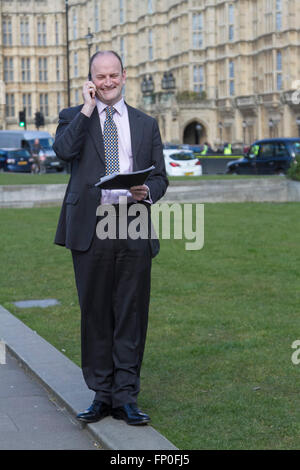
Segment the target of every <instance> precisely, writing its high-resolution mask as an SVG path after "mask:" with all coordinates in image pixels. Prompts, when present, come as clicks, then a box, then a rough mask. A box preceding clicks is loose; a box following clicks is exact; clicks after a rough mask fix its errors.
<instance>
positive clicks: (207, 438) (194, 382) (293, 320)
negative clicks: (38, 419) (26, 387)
mask: <svg viewBox="0 0 300 470" xmlns="http://www.w3.org/2000/svg"><path fill="white" fill-rule="evenodd" d="M0 213H1V248H0V263H1V270H0V285H1V291H0V303H1V304H2V305H3V306H4V307H6V308H7V309H8V310H10V311H11V312H12V313H14V314H15V315H16V316H18V317H19V318H20V319H21V320H22V321H24V322H25V323H26V324H27V325H29V326H30V327H31V328H33V329H34V330H36V331H37V332H38V333H39V334H41V335H42V336H43V337H45V338H46V339H47V340H48V341H49V342H51V343H52V344H54V345H55V346H56V347H57V348H58V349H59V350H61V351H62V350H63V352H64V353H65V354H66V355H67V356H68V357H69V358H71V359H72V360H74V361H75V362H76V363H77V364H78V365H80V339H79V338H80V331H79V329H80V316H79V308H78V303H77V294H76V290H75V283H74V276H73V268H72V262H71V257H70V253H69V252H68V250H66V249H64V248H61V247H57V246H55V245H53V238H54V233H55V229H56V223H57V219H58V214H59V208H54V207H51V208H34V209H1V211H0ZM299 233H300V218H299V204H298V203H285V204H271V203H243V204H239V203H232V204H205V245H204V248H203V249H202V250H200V251H185V249H184V243H185V241H184V240H171V241H169V240H162V242H161V253H160V255H159V256H158V257H157V258H155V259H154V260H153V274H152V296H151V305H150V321H149V330H148V339H147V345H146V351H145V357H144V363H143V367H142V381H141V394H140V400H139V404H140V406H141V408H142V409H145V411H147V412H149V414H150V416H151V417H152V424H153V426H154V427H155V428H156V429H157V430H158V431H160V432H161V433H163V434H164V435H165V436H166V437H167V438H169V439H170V440H171V441H172V442H173V443H174V444H175V445H176V446H177V447H179V448H180V449H186V450H187V449H298V448H299V435H300V394H299V383H300V380H299V378H300V364H299V365H298V366H297V365H294V364H293V363H292V361H291V356H292V354H293V352H294V350H293V349H292V348H291V345H292V343H293V341H295V340H297V339H300V302H299V301H300V294H299V283H300V269H299V266H300V248H299ZM50 297H51V298H53V297H54V298H57V299H58V300H60V302H61V305H60V306H55V307H48V308H47V309H39V308H32V309H24V310H21V309H18V308H17V307H15V306H14V305H13V304H12V302H13V301H16V300H25V299H37V298H38V299H41V298H50ZM87 405H88V404H87Z"/></svg>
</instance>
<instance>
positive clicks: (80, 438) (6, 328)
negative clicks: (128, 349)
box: [0, 305, 177, 451]
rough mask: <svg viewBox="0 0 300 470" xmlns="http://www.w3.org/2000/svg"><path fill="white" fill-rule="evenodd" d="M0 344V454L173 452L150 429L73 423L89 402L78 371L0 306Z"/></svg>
mask: <svg viewBox="0 0 300 470" xmlns="http://www.w3.org/2000/svg"><path fill="white" fill-rule="evenodd" d="M0 341H1V343H2V346H3V347H2V348H1V343H0V449H7V450H8V449H24V450H27V449H44V450H48V449H53V450H54V449H66V450H67V449H91V450H92V449H97V448H99V447H97V446H95V442H96V443H100V446H101V448H102V449H109V450H169V451H172V450H177V448H176V447H175V446H174V445H173V444H172V443H171V442H170V441H168V440H167V439H166V438H165V437H164V436H162V435H161V434H160V433H159V432H157V431H156V430H155V429H154V428H153V427H152V426H150V425H147V426H142V427H141V426H128V425H127V424H126V423H125V422H124V421H119V420H116V419H113V418H112V417H110V416H108V417H106V418H104V419H102V420H101V421H99V422H97V423H92V424H88V425H81V424H80V423H78V422H77V421H76V415H77V414H78V413H79V412H80V411H82V410H84V409H85V408H87V407H88V406H89V405H90V403H91V402H92V400H93V398H94V393H93V392H92V391H91V390H88V388H87V387H86V384H85V383H84V380H83V377H82V371H81V369H80V368H79V367H78V366H77V365H76V364H74V363H73V362H72V361H70V360H69V359H68V358H67V357H66V356H65V355H64V354H62V353H61V352H60V351H58V350H57V349H56V348H54V347H53V346H52V345H51V344H49V343H48V342H47V341H45V340H44V339H43V338H42V337H41V336H39V335H38V334H37V333H36V332H34V331H33V330H31V329H30V328H28V327H27V326H26V325H25V324H24V323H23V322H21V321H20V320H19V319H18V318H16V317H15V316H14V315H12V314H11V313H10V312H9V311H8V310H6V309H5V308H3V307H2V306H1V305H0ZM4 349H5V351H6V364H1V362H4V360H3V350H4ZM20 364H21V366H22V367H21V366H20Z"/></svg>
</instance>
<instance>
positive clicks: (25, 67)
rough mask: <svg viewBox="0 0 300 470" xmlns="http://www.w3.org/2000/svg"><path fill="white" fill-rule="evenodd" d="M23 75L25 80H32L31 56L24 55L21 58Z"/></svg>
mask: <svg viewBox="0 0 300 470" xmlns="http://www.w3.org/2000/svg"><path fill="white" fill-rule="evenodd" d="M21 76H22V81H23V82H30V79H31V76H30V58H29V57H22V58H21Z"/></svg>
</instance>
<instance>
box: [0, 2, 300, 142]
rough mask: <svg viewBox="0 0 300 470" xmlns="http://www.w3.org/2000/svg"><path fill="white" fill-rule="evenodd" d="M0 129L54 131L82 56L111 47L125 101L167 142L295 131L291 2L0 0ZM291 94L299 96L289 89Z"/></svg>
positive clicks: (82, 67)
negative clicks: (22, 121) (38, 118)
mask: <svg viewBox="0 0 300 470" xmlns="http://www.w3.org/2000/svg"><path fill="white" fill-rule="evenodd" d="M0 19H1V21H0V38H1V40H0V128H1V129H18V128H19V112H20V111H22V110H23V109H24V110H25V111H26V128H27V130H34V129H35V119H34V117H35V113H36V112H37V111H39V112H41V113H43V115H44V118H45V126H44V127H43V128H41V129H40V130H47V131H49V132H50V133H51V134H54V133H55V129H56V127H57V122H58V113H59V111H60V110H61V109H63V108H64V107H67V106H75V105H78V104H80V103H81V102H82V94H81V90H82V85H83V83H84V81H85V80H86V79H87V75H88V63H89V57H90V56H91V55H92V54H93V53H94V52H96V51H97V50H111V49H113V50H115V51H116V52H118V53H119V55H120V56H121V57H122V60H123V63H124V66H125V68H126V71H127V80H126V85H125V89H124V95H125V99H126V101H127V102H128V103H129V104H131V105H132V106H135V107H138V108H139V109H141V110H143V111H145V112H146V113H148V114H150V115H152V116H154V117H155V118H156V119H157V120H158V123H159V126H160V130H161V134H162V139H163V141H164V142H169V143H187V144H201V143H204V142H209V143H210V144H211V146H212V147H214V148H217V147H218V146H220V145H222V143H224V142H231V143H232V144H233V145H236V146H239V145H242V144H244V145H245V144H246V145H248V144H250V143H251V142H252V141H253V140H254V139H258V138H265V137H276V136H285V137H292V136H293V137H297V136H298V135H299V132H300V104H299V103H300V28H299V25H300V1H299V0H0ZM298 95H299V96H298Z"/></svg>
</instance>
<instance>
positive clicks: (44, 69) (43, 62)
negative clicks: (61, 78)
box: [39, 57, 48, 82]
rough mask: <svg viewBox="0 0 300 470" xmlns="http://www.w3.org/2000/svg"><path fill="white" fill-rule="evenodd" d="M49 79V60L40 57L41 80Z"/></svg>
mask: <svg viewBox="0 0 300 470" xmlns="http://www.w3.org/2000/svg"><path fill="white" fill-rule="evenodd" d="M47 80H48V61H47V58H46V57H40V58H39V81H40V82H46V81H47Z"/></svg>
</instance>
